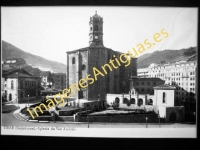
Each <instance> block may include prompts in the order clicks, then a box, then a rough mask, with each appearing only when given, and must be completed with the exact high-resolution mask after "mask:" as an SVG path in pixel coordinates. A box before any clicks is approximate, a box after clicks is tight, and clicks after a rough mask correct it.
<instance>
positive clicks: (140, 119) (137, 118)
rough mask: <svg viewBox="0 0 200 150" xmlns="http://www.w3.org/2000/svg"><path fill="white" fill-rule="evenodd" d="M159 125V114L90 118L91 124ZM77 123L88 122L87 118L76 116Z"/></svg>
mask: <svg viewBox="0 0 200 150" xmlns="http://www.w3.org/2000/svg"><path fill="white" fill-rule="evenodd" d="M146 117H147V118H148V123H158V122H159V120H158V115H157V114H135V115H115V116H89V122H116V123H145V122H146ZM75 121H76V122H87V121H88V120H87V117H85V116H84V117H83V116H79V115H77V116H75Z"/></svg>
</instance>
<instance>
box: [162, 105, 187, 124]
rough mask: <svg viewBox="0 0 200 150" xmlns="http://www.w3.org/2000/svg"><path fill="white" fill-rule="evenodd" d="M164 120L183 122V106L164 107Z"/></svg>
mask: <svg viewBox="0 0 200 150" xmlns="http://www.w3.org/2000/svg"><path fill="white" fill-rule="evenodd" d="M165 121H166V122H184V121H185V107H183V106H176V107H166V118H165Z"/></svg>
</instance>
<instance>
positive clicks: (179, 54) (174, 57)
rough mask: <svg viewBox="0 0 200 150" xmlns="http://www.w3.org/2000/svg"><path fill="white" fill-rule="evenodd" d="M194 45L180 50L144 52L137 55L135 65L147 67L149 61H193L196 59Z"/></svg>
mask: <svg viewBox="0 0 200 150" xmlns="http://www.w3.org/2000/svg"><path fill="white" fill-rule="evenodd" d="M196 51H197V50H196V47H189V48H185V49H180V50H163V51H155V52H153V53H148V54H144V55H142V56H140V57H138V60H137V67H138V69H139V68H147V67H149V65H150V64H151V63H158V64H160V63H164V62H174V61H178V60H186V61H193V60H197V56H196Z"/></svg>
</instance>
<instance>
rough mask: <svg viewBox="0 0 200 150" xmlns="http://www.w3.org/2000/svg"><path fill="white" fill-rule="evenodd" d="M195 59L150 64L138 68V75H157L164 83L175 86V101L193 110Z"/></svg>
mask: <svg viewBox="0 0 200 150" xmlns="http://www.w3.org/2000/svg"><path fill="white" fill-rule="evenodd" d="M196 67H197V61H186V60H177V61H173V62H172V63H168V64H151V65H150V66H149V67H148V68H142V69H138V70H137V72H138V76H141V75H142V76H143V75H144V74H143V73H142V72H143V70H146V72H145V75H147V77H157V78H160V79H162V80H165V84H169V85H172V86H175V87H176V90H175V92H176V97H175V99H176V103H178V104H177V105H184V106H185V107H186V111H187V112H188V111H195V106H196V98H195V95H196V91H195V90H196V85H195V83H196V71H195V69H196Z"/></svg>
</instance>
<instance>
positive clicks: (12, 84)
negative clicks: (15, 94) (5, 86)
mask: <svg viewBox="0 0 200 150" xmlns="http://www.w3.org/2000/svg"><path fill="white" fill-rule="evenodd" d="M11 89H14V83H13V80H12V81H11Z"/></svg>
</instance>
